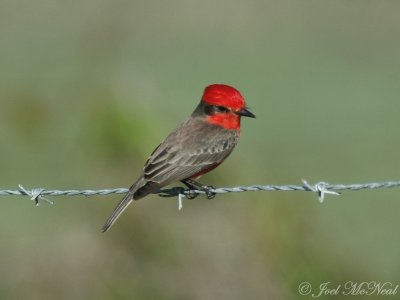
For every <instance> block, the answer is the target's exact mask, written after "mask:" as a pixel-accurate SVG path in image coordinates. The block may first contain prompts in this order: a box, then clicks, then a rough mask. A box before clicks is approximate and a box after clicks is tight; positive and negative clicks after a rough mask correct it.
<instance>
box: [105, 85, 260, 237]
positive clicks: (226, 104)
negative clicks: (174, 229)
mask: <svg viewBox="0 0 400 300" xmlns="http://www.w3.org/2000/svg"><path fill="white" fill-rule="evenodd" d="M242 116H243V117H250V118H255V115H254V114H252V113H251V112H250V111H249V110H247V108H246V102H245V100H244V98H243V96H242V95H241V94H240V92H239V91H238V90H237V89H235V88H233V87H231V86H229V85H225V84H212V85H210V86H208V87H206V88H205V90H204V93H203V97H202V98H201V101H200V104H199V105H198V106H197V107H196V109H195V110H194V112H193V113H192V114H191V115H190V117H189V118H188V119H186V120H185V121H183V122H182V123H181V124H180V125H179V126H178V127H177V128H176V129H175V130H174V131H172V132H171V133H170V134H169V135H168V136H167V137H166V139H165V140H164V141H163V142H162V143H161V144H160V145H158V147H157V148H156V149H155V150H154V151H153V153H152V154H151V155H150V157H149V159H148V160H147V162H146V163H145V165H144V168H143V172H142V174H141V175H140V177H139V179H138V180H136V182H135V183H134V184H133V185H132V186H131V187H130V189H129V192H128V193H127V194H126V195H125V197H124V198H123V199H122V200H121V202H119V203H118V205H117V207H116V208H115V209H114V211H113V212H112V214H111V216H110V217H109V218H108V220H107V222H106V223H105V224H104V226H103V232H104V231H107V230H108V229H109V228H110V227H111V226H112V225H113V224H114V222H115V221H116V220H117V218H118V217H119V216H120V215H121V214H122V212H123V211H124V210H125V208H126V207H127V206H128V205H129V204H130V203H131V202H132V200H139V199H140V198H143V197H145V196H147V195H148V194H151V193H154V192H158V191H159V190H160V189H161V188H162V187H164V186H166V185H169V184H171V183H173V182H175V181H181V182H182V183H184V184H185V185H186V186H188V187H189V189H200V190H204V191H205V192H206V194H207V196H208V197H212V193H211V192H210V191H209V189H210V187H207V186H204V185H202V184H199V183H198V182H196V181H194V180H195V179H197V178H198V177H200V176H201V175H203V174H205V173H207V172H209V171H211V170H213V169H214V168H216V167H217V166H218V165H220V164H221V163H222V162H223V161H224V160H225V159H226V158H227V157H228V156H229V154H230V153H231V152H232V150H233V148H235V146H236V144H237V142H238V140H239V136H240V118H241V117H242Z"/></svg>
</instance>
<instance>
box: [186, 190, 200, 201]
mask: <svg viewBox="0 0 400 300" xmlns="http://www.w3.org/2000/svg"><path fill="white" fill-rule="evenodd" d="M198 195H199V194H197V193H196V192H195V191H194V190H188V191H187V192H186V194H185V196H186V198H188V199H189V200H192V199H194V198H196V197H197V196H198Z"/></svg>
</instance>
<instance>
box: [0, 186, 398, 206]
mask: <svg viewBox="0 0 400 300" xmlns="http://www.w3.org/2000/svg"><path fill="white" fill-rule="evenodd" d="M302 181H303V185H250V186H236V187H231V188H229V187H222V188H210V189H209V190H208V191H207V192H211V193H214V194H224V193H237V192H256V191H305V192H314V193H316V194H317V195H318V199H319V201H320V202H323V200H324V197H325V195H327V194H330V195H340V193H339V192H337V191H344V190H351V191H359V190H363V189H381V188H394V187H400V181H385V182H370V183H356V184H329V183H327V182H323V181H321V182H318V183H316V184H309V183H308V182H307V181H305V180H302ZM127 192H128V189H126V188H115V189H100V190H88V189H86V190H46V189H43V188H33V189H30V190H29V189H25V188H24V187H23V186H22V185H19V189H18V190H0V196H28V197H30V199H31V200H32V201H35V204H36V205H39V201H41V200H42V201H45V202H47V203H49V204H53V202H52V201H51V200H49V199H46V198H45V197H44V196H103V195H110V194H125V193H127ZM205 193H206V192H205V191H202V190H189V189H184V188H183V187H173V188H170V189H163V190H160V191H158V192H157V193H155V194H159V195H160V196H163V197H174V196H178V199H179V209H181V208H182V198H183V197H188V198H189V195H190V196H191V197H193V195H194V196H196V195H199V194H205Z"/></svg>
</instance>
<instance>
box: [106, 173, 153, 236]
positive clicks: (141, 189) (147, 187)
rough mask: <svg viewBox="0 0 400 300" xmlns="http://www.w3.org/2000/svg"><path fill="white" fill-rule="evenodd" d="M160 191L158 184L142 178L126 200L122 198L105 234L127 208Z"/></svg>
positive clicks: (109, 220) (108, 221) (130, 190)
mask: <svg viewBox="0 0 400 300" xmlns="http://www.w3.org/2000/svg"><path fill="white" fill-rule="evenodd" d="M158 189H159V185H158V184H157V183H154V182H147V181H146V180H145V179H144V178H143V177H140V178H139V179H138V180H137V181H136V182H135V183H134V184H133V185H132V186H131V188H130V189H129V192H128V193H127V194H126V195H125V196H124V198H122V200H121V201H120V202H119V203H118V205H117V206H116V207H115V208H114V210H113V212H112V214H111V216H110V217H109V218H108V219H107V221H106V223H105V224H104V226H103V229H102V230H103V232H106V231H107V230H109V229H110V228H111V226H112V225H113V224H114V223H115V221H116V220H117V219H118V218H119V216H120V215H121V214H122V213H123V212H124V210H125V208H127V207H128V205H129V204H131V202H132V201H133V200H139V199H140V198H143V197H145V196H147V195H148V194H150V193H152V192H154V191H157V190H158Z"/></svg>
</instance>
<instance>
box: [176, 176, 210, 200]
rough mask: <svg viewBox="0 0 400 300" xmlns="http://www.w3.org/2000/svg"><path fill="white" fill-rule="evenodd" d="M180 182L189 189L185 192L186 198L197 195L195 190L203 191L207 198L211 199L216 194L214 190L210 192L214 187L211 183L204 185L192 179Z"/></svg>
mask: <svg viewBox="0 0 400 300" xmlns="http://www.w3.org/2000/svg"><path fill="white" fill-rule="evenodd" d="M182 183H183V184H184V185H186V186H187V187H188V188H189V191H188V192H187V194H186V197H187V198H188V199H194V198H196V197H197V196H198V193H196V192H195V190H198V191H202V192H204V193H205V194H206V196H207V198H208V199H212V198H214V197H215V195H216V194H215V193H214V192H212V190H213V189H214V187H213V186H211V185H204V184H201V183H199V182H197V181H195V180H193V179H185V180H182Z"/></svg>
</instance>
